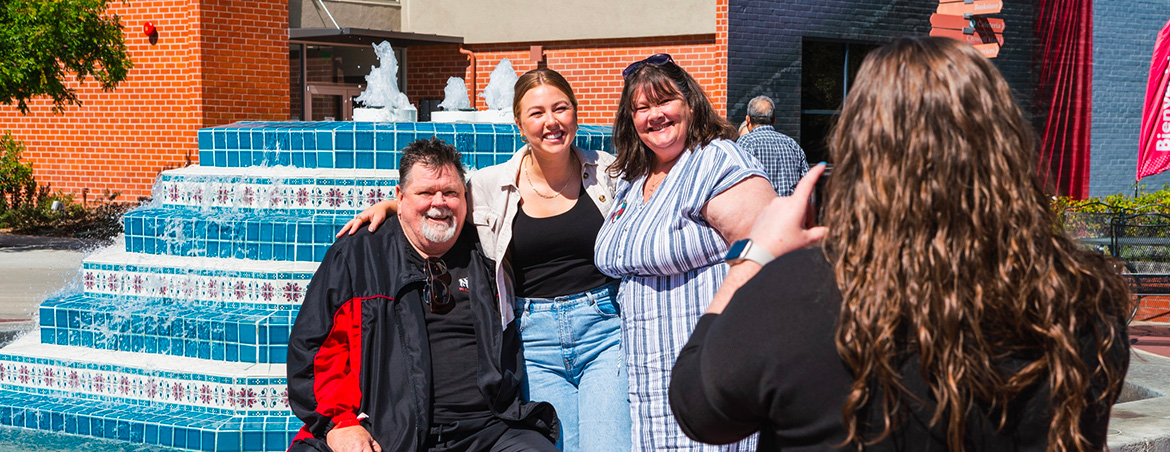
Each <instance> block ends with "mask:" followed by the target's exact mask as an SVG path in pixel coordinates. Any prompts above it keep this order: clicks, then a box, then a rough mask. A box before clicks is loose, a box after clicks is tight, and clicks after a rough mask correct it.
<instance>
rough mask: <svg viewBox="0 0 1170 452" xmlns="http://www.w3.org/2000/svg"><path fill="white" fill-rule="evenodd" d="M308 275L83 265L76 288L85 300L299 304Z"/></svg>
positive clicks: (309, 275)
mask: <svg viewBox="0 0 1170 452" xmlns="http://www.w3.org/2000/svg"><path fill="white" fill-rule="evenodd" d="M312 278H313V273H312V272H263V271H239V270H228V269H223V270H212V269H182V268H173V267H153V266H135V265H111V264H96V263H92V262H86V263H84V264H82V268H81V284H82V289H83V290H84V293H85V294H86V295H89V296H105V297H153V298H160V299H168V300H180V301H188V302H204V303H207V302H212V303H272V304H293V305H295V304H300V302H301V301H302V300H303V299H304V296H305V289H306V288H307V287H308V285H309V281H310V280H311V279H312Z"/></svg>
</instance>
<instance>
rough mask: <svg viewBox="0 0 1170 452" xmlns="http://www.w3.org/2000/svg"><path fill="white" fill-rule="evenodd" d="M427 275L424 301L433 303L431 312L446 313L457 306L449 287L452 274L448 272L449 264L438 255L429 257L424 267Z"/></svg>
mask: <svg viewBox="0 0 1170 452" xmlns="http://www.w3.org/2000/svg"><path fill="white" fill-rule="evenodd" d="M423 269H424V271H425V272H426V275H427V286H426V287H424V288H423V301H425V302H426V303H427V304H429V305H431V312H433V313H435V314H446V313H448V312H450V311H451V308H453V307H455V303H454V300H452V298H451V291H450V290H449V289H448V287H449V284H450V283H451V274H450V273H447V264H445V263H443V261H442V260H440V259H439V258H437V257H432V258H428V259H427V263H426V265H425V266H424V267H423Z"/></svg>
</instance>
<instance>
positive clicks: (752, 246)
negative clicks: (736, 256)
mask: <svg viewBox="0 0 1170 452" xmlns="http://www.w3.org/2000/svg"><path fill="white" fill-rule="evenodd" d="M742 256H743V258H744V259H749V260H752V261H755V263H757V264H760V265H761V266H763V265H768V262H772V261H773V260H775V259H776V256H773V255H772V253H769V252H768V250H766V249H764V247H762V246H756V243H755V242H753V241H751V240H748V243H747V248H746V249H744V250H743V255H742Z"/></svg>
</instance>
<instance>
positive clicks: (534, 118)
mask: <svg viewBox="0 0 1170 452" xmlns="http://www.w3.org/2000/svg"><path fill="white" fill-rule="evenodd" d="M518 110H519V111H520V115H519V116H518V117H517V125H518V126H519V127H520V132H521V133H523V134H524V137H525V138H526V139H527V140H528V144H529V145H530V148H531V149H532V151H533V152H538V153H546V154H554V155H555V154H564V153H567V152H568V151H569V149H571V147H572V145H573V138H574V137H575V136H576V135H577V109H576V108H575V107H573V102H572V100H570V99H569V96H568V95H566V94H565V93H564V92H562V91H561V90H559V89H557V88H556V87H555V86H552V85H538V86H537V87H535V88H532V89H530V90H528V92H526V93H524V96H523V97H521V98H520V105H519V108H518Z"/></svg>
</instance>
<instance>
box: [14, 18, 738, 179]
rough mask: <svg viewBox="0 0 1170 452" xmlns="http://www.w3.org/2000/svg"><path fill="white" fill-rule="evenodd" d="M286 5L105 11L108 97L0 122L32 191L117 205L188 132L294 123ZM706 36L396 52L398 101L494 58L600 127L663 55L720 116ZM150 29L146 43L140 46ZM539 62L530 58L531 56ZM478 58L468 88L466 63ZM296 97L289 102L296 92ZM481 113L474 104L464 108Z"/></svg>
mask: <svg viewBox="0 0 1170 452" xmlns="http://www.w3.org/2000/svg"><path fill="white" fill-rule="evenodd" d="M289 5H290V2H289V1H288V0H256V1H250V2H230V1H226V0H213V1H190V0H189V1H181V2H158V1H154V2H126V3H117V2H113V3H110V13H112V14H117V15H119V16H120V17H121V20H122V24H123V25H124V27H125V33H126V42H127V46H128V48H129V53H130V57H131V59H132V61H133V62H134V64H135V66H134V68H133V69H132V70H131V71H130V75H129V77H128V78H127V80H126V81H124V82H123V83H122V84H121V85H119V86H118V87H117V88H116V89H115V90H113V91H111V92H102V91H101V90H100V89H99V88H98V87H97V86H96V84H94V83H92V82H90V83H85V84H82V85H80V86H78V97H79V99H80V100H81V101H82V102H83V105H82V106H80V107H69V108H67V109H66V110H65V112H64V114H61V115H54V114H52V113H51V112H50V104H49V103H48V102H47V101H44V100H42V99H35V100H33V101H32V102H30V112H29V114H28V115H21V114H20V113H19V112H17V111H16V110H15V108H12V109H7V110H0V128H2V129H8V130H11V131H12V133H13V135H14V136H15V137H16V138H18V139H20V140H22V141H23V142H24V144H25V146H26V147H27V151H26V152H25V154H24V159H25V160H26V161H29V162H31V163H32V164H33V165H34V174H35V176H36V177H37V180H38V181H39V182H41V183H42V184H50V185H51V187H52V188H53V189H54V190H61V191H64V192H67V193H73V194H75V195H78V196H79V197H80V196H81V195H82V194H83V193H84V194H85V196H86V197H88V198H89V199H93V197H94V196H95V195H96V194H98V193H101V192H103V191H105V190H109V191H116V192H119V193H121V195H122V196H121V197H120V198H119V199H121V200H129V201H133V200H136V199H143V198H145V197H147V196H150V187H151V184H152V182H153V180H154V178H155V176H157V175H158V173H159V172H161V171H164V170H166V169H170V168H176V167H182V166H186V165H190V164H197V163H198V155H197V152H196V150H197V146H196V131H197V130H199V129H200V128H203V127H211V126H216V125H223V124H228V123H231V122H235V121H272V120H288V119H290V103H291V101H292V100H296V99H297V97H296V96H299V95H300V93H290V89H289V86H290V83H289V81H290V79H291V78H292V77H293V75H292V74H291V72H292V70H290V64H289V7H290V6H289ZM716 15H717V17H716V20H715V22H716V32H715V33H712V34H688V35H680V36H654V37H635V38H608V39H581V40H562V41H552V42H515V43H488V44H465V45H463V46H460V45H432V46H419V47H408V48H406V49H405V54H406V58H405V61H406V63H405V64H404V69H405V71H406V74H407V75H406V79H407V80H409V83H408V84H407V86H406V89H405V93H406V95H407V96H408V97H409V98H410V99H411V101H412V102H414V103H416V105H417V103H418V101H419V100H421V99H434V100H438V99H441V98H442V97H443V87H444V86H445V83H446V80H447V78H448V77H452V76H455V77H463V78H464V79H465V80H467V81H468V85H469V90H473V91H474V92H475V93H477V94H478V93H479V92H481V91H483V88H484V87H485V86H486V84H487V81H488V76H489V74H490V73H491V70H492V69H493V68H495V66H496V64H497V63H499V61H500V60H501V59H502V58H508V59H510V60H511V61H512V62H513V65H514V68H515V69H516V71H517V72H518V73H523V72H524V71H527V70H529V69H533V68H535V67H537V65H538V64H541V65H545V66H547V67H549V68H552V69H555V70H557V71H560V72H561V73H562V74H564V75H565V77H566V78H567V79H568V80H569V82H570V83H571V84H572V85H573V87H574V89H575V90H576V92H577V95H578V97H579V99H580V102H581V115H580V118H581V121H582V122H583V123H590V124H610V123H611V122H612V121H613V117H612V112H613V111H614V110H615V109H616V105H617V100H618V97H619V95H620V90H621V83H622V80H621V70H622V69H623V68H625V66H626V65H627V64H629V63H630V62H632V61H635V60H637V59H640V58H644V57H645V56H648V55H650V54H653V53H656V52H669V53H671V54H672V55H674V57H675V59H676V60H677V61H678V62H679V64H681V65H682V66H683V67H685V68H686V69H687V70H688V71H690V72H691V73H692V75H694V76H695V77H696V78H697V79H698V81H699V82H700V84H702V86H703V87H704V88H705V89H706V90H707V91H708V95H709V96H710V97H711V99H712V101H713V102H714V103H715V105H716V108H718V109H719V110H720V111H723V110H724V109H725V106H726V99H727V91H726V84H725V82H724V81H725V80H726V79H727V68H726V64H725V62H726V61H727V0H718V1H717V4H716ZM145 21H151V22H152V23H153V24H154V25H155V26H156V27H157V29H158V39H157V42H156V43H153V44H152V43H151V42H150V39H149V38H148V37H147V36H145V35H143V34H142V32H141V25H142V23H143V22H145ZM534 45H539V46H542V48H543V60H542V61H540V62H539V63H538V62H537V61H533V60H532V58H531V46H534ZM461 47H462V48H463V49H466V50H469V51H471V52H474V53H475V60H476V64H475V67H474V71H475V74H474V80H475V81H476V85H475V86H471V85H472V84H471V80H472V73H471V72H472V71H473V69H472V68H471V66H470V64H469V61H468V58H467V56H465V55H464V54H462V53H460V48H461ZM292 91H295V90H292ZM473 99H474V100H473V102H475V105H476V107H477V108H480V109H482V108H485V104H484V102H483V99H482V98H478V96H476V97H474V98H473Z"/></svg>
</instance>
